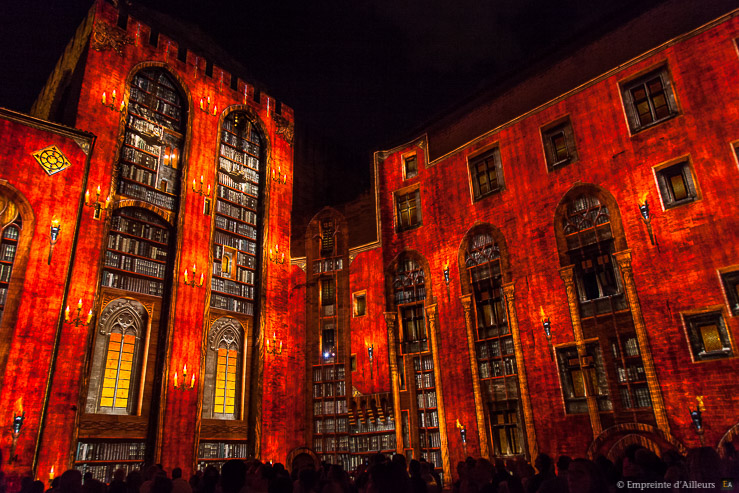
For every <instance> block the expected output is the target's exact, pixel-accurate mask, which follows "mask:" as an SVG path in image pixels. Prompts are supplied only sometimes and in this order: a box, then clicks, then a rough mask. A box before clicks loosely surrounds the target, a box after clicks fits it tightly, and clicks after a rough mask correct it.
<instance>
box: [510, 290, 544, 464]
mask: <svg viewBox="0 0 739 493" xmlns="http://www.w3.org/2000/svg"><path fill="white" fill-rule="evenodd" d="M513 291H514V285H513V283H512V282H510V283H508V284H504V285H503V296H505V302H506V308H507V309H508V327H509V328H510V329H511V335H512V336H513V350H514V351H515V353H516V366H517V367H518V387H519V389H520V391H521V407H522V408H523V420H524V425H525V426H526V441H527V442H528V445H529V457H530V458H531V459H532V460H533V459H535V458H536V456H537V455H539V446H538V444H537V443H536V429H535V428H534V411H533V409H532V407H531V398H530V397H529V381H528V379H527V378H526V366H525V363H524V357H523V346H522V345H521V332H520V331H519V330H518V316H516V304H515V298H514V295H513Z"/></svg>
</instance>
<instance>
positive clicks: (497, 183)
mask: <svg viewBox="0 0 739 493" xmlns="http://www.w3.org/2000/svg"><path fill="white" fill-rule="evenodd" d="M470 176H471V177H472V189H473V192H474V194H475V200H478V199H481V198H483V197H486V196H488V195H491V194H493V193H495V192H499V191H501V190H502V189H503V170H502V167H501V165H500V150H499V149H498V148H495V149H492V150H491V151H490V152H487V153H485V154H483V155H481V156H477V157H475V158H473V159H470Z"/></svg>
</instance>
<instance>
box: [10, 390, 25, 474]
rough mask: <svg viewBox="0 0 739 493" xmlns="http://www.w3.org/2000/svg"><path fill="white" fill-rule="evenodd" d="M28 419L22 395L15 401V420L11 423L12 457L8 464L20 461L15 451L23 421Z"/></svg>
mask: <svg viewBox="0 0 739 493" xmlns="http://www.w3.org/2000/svg"><path fill="white" fill-rule="evenodd" d="M25 420H26V411H25V410H24V409H23V398H22V397H20V398H19V399H18V400H17V401H15V405H14V406H13V421H12V422H11V425H10V436H11V438H12V442H11V444H10V457H9V458H8V464H12V463H13V462H16V461H18V454H16V453H15V447H16V445H18V437H19V436H20V434H21V430H22V429H23V422H24V421H25Z"/></svg>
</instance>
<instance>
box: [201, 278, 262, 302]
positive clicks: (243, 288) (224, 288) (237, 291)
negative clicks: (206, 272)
mask: <svg viewBox="0 0 739 493" xmlns="http://www.w3.org/2000/svg"><path fill="white" fill-rule="evenodd" d="M210 287H211V289H212V290H213V291H218V292H220V293H226V294H233V295H236V296H241V297H242V298H249V299H250V300H253V299H254V286H249V285H248V284H237V283H235V282H233V281H229V280H228V279H219V278H216V277H213V278H211V280H210Z"/></svg>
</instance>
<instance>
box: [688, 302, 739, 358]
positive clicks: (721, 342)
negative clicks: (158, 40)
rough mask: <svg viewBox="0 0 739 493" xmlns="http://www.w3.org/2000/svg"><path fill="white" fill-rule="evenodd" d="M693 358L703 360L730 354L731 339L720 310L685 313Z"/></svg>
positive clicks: (724, 356) (725, 356)
mask: <svg viewBox="0 0 739 493" xmlns="http://www.w3.org/2000/svg"><path fill="white" fill-rule="evenodd" d="M684 317H685V326H686V327H687V329H688V340H689V341H690V349H691V351H692V352H693V359H694V360H696V361H703V360H709V359H716V358H727V357H729V356H731V354H732V351H731V341H730V340H729V334H728V332H727V331H726V324H725V323H724V317H723V316H722V315H721V312H720V311H716V312H708V313H701V314H698V315H685V316H684Z"/></svg>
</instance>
